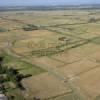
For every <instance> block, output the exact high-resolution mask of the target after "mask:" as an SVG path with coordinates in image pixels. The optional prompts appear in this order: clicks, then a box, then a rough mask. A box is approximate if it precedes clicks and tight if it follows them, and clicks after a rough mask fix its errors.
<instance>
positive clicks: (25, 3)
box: [0, 0, 100, 6]
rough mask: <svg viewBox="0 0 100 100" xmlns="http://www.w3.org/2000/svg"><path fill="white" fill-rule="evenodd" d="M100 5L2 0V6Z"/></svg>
mask: <svg viewBox="0 0 100 100" xmlns="http://www.w3.org/2000/svg"><path fill="white" fill-rule="evenodd" d="M79 4H100V0H0V6H39V5H79Z"/></svg>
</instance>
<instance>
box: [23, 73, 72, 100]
mask: <svg viewBox="0 0 100 100" xmlns="http://www.w3.org/2000/svg"><path fill="white" fill-rule="evenodd" d="M23 84H25V87H26V89H27V87H28V91H31V93H32V95H33V97H39V98H40V99H42V100H44V99H49V98H53V97H55V96H60V95H64V94H67V93H70V92H72V91H71V89H70V88H69V87H68V86H67V85H65V84H64V83H63V82H60V81H59V79H57V78H55V77H54V76H53V75H50V74H49V73H45V74H41V75H38V76H36V77H31V78H28V79H25V80H23Z"/></svg>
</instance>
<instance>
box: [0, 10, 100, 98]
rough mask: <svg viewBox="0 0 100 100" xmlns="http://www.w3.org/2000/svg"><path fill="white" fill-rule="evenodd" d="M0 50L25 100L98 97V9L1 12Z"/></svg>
mask: <svg viewBox="0 0 100 100" xmlns="http://www.w3.org/2000/svg"><path fill="white" fill-rule="evenodd" d="M91 19H92V21H91ZM34 27H37V29H32V30H31V28H34ZM27 28H28V29H29V30H25V29H27ZM1 53H2V54H3V55H5V61H4V63H5V65H7V66H9V67H13V68H15V69H18V70H19V73H22V74H24V75H27V74H28V75H32V76H31V77H28V78H24V79H23V80H22V84H23V86H24V87H25V89H26V90H24V91H21V90H20V92H21V93H22V94H21V96H22V97H24V98H25V100H33V98H34V97H39V98H40V99H41V100H99V99H100V98H99V96H100V85H99V84H100V81H99V77H100V74H99V73H100V68H99V66H100V10H70V11H69V10H62V11H60V10H58V11H12V12H10V11H8V12H6V11H5V12H0V54H1ZM18 91H19V89H16V90H9V91H8V92H7V93H8V94H12V92H13V93H15V94H16V92H18ZM96 98H97V99H96ZM14 100H16V99H14ZM20 100H22V99H20Z"/></svg>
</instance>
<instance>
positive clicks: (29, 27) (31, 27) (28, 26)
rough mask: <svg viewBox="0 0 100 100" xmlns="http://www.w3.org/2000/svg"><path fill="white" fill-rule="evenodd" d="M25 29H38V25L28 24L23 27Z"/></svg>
mask: <svg viewBox="0 0 100 100" xmlns="http://www.w3.org/2000/svg"><path fill="white" fill-rule="evenodd" d="M23 30H24V31H33V30H38V27H37V26H35V25H33V24H28V25H27V26H25V27H23Z"/></svg>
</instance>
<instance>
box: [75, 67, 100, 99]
mask: <svg viewBox="0 0 100 100" xmlns="http://www.w3.org/2000/svg"><path fill="white" fill-rule="evenodd" d="M99 66H100V65H98V66H97V67H96V68H95V69H93V70H90V71H88V72H86V73H84V74H81V75H80V76H79V78H78V79H76V80H75V83H76V85H77V86H78V87H79V88H80V92H81V93H83V94H85V95H86V96H87V97H88V98H90V99H91V100H95V99H96V97H98V96H99V95H100V87H99V83H100V81H99V77H100V67H99Z"/></svg>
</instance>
